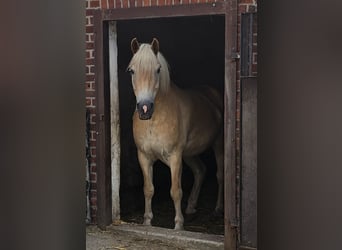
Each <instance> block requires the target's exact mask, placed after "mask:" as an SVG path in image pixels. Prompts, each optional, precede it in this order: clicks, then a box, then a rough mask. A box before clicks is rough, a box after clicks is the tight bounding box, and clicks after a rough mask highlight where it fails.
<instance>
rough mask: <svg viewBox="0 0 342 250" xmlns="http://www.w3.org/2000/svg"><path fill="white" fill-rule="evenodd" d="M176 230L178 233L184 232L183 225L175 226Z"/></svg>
mask: <svg viewBox="0 0 342 250" xmlns="http://www.w3.org/2000/svg"><path fill="white" fill-rule="evenodd" d="M174 229H175V230H178V231H180V230H184V228H183V225H175V228H174Z"/></svg>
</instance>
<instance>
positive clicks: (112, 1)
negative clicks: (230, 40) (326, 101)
mask: <svg viewBox="0 0 342 250" xmlns="http://www.w3.org/2000/svg"><path fill="white" fill-rule="evenodd" d="M217 1H220V0H86V35H85V39H86V82H85V91H86V100H85V105H86V108H87V109H88V110H89V112H90V117H91V122H90V123H91V124H90V129H91V131H90V133H91V137H90V147H91V148H90V149H91V161H90V171H91V173H90V183H91V186H90V205H91V217H92V222H93V223H96V209H97V207H96V201H97V200H96V199H97V193H96V190H97V187H96V178H97V176H96V134H95V115H96V114H95V107H96V106H95V105H96V100H95V91H96V86H95V73H94V69H95V58H94V55H95V53H94V18H93V12H94V10H95V9H110V8H134V7H148V6H165V5H179V4H196V3H208V2H209V3H210V2H217ZM238 4H239V6H238V43H239V42H240V35H239V34H240V17H241V13H245V12H255V11H256V9H257V4H256V0H238ZM256 34H257V33H256V30H255V34H254V36H253V40H254V42H255V43H253V51H254V52H253V60H254V61H253V66H252V67H253V75H256V74H257V61H256V60H257V53H256V45H257V44H256ZM236 87H237V88H236V89H237V107H238V109H237V111H236V118H237V120H236V122H237V124H236V126H237V134H236V136H237V140H236V142H237V145H236V146H237V148H236V149H237V155H239V153H240V108H239V107H240V68H239V66H238V68H237V86H236ZM237 162H238V163H239V162H240V159H239V158H238V159H237ZM237 167H238V168H240V166H239V165H238V166H237Z"/></svg>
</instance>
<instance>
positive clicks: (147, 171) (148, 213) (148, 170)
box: [138, 150, 154, 226]
mask: <svg viewBox="0 0 342 250" xmlns="http://www.w3.org/2000/svg"><path fill="white" fill-rule="evenodd" d="M138 159H139V163H140V167H141V170H142V172H143V175H144V195H145V213H144V225H147V226H151V220H152V218H153V213H152V197H153V194H154V186H153V163H154V160H153V159H150V158H149V157H148V156H147V155H146V154H144V153H143V152H141V151H139V150H138Z"/></svg>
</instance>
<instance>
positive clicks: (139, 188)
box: [117, 15, 225, 235]
mask: <svg viewBox="0 0 342 250" xmlns="http://www.w3.org/2000/svg"><path fill="white" fill-rule="evenodd" d="M134 37H136V38H137V39H138V41H139V42H140V43H150V42H151V41H152V39H153V38H157V39H158V40H159V45H160V51H161V53H162V54H163V55H164V57H165V58H166V60H167V61H168V63H169V65H170V74H171V80H172V81H173V82H174V83H175V84H177V85H178V86H180V87H181V88H188V87H191V86H194V85H200V84H210V85H212V86H215V87H216V88H218V89H219V90H220V91H221V93H222V95H223V90H224V65H225V62H224V51H225V47H224V45H225V20H224V16H219V15H215V16H197V17H175V18H156V19H136V20H128V21H118V22H117V42H118V77H119V98H120V130H121V138H120V139H121V177H120V181H121V183H120V206H121V219H122V220H124V221H126V222H135V223H142V222H143V214H144V194H143V177H142V173H141V170H140V167H139V162H138V159H137V156H136V146H135V143H134V140H133V134H132V114H133V112H134V109H135V105H136V103H135V96H134V93H133V89H132V86H131V80H130V75H129V74H128V73H127V72H126V69H127V66H128V63H129V61H130V59H131V57H132V52H131V49H130V42H131V40H132V38H134ZM201 158H202V159H203V161H204V162H205V164H206V166H207V174H206V178H205V180H204V182H203V186H202V189H201V193H200V196H199V200H198V205H197V213H196V214H194V215H191V216H188V215H186V214H185V208H186V204H187V199H188V196H189V194H190V191H191V187H192V182H193V176H192V172H191V170H190V169H189V167H187V166H186V165H185V163H183V164H184V167H183V176H182V187H183V199H182V211H183V215H184V228H185V230H189V231H198V232H205V233H210V234H222V235H223V234H224V221H223V215H222V216H214V215H213V211H214V208H215V205H216V197H217V182H216V162H215V158H214V156H213V153H212V152H211V151H210V150H209V151H207V152H205V153H203V154H202V155H201ZM153 175H154V180H153V182H154V187H155V194H154V197H153V200H152V210H153V215H154V218H153V220H152V225H153V226H160V227H166V228H173V227H174V216H175V214H174V206H173V201H172V199H171V196H170V187H171V181H170V171H169V168H168V167H167V166H165V165H164V164H162V163H161V162H157V163H156V164H155V165H154V174H153Z"/></svg>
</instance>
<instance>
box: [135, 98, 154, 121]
mask: <svg viewBox="0 0 342 250" xmlns="http://www.w3.org/2000/svg"><path fill="white" fill-rule="evenodd" d="M153 110H154V109H153V102H148V101H144V102H138V103H137V111H138V114H139V119H140V120H149V119H151V118H152V114H153Z"/></svg>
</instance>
